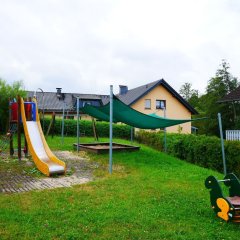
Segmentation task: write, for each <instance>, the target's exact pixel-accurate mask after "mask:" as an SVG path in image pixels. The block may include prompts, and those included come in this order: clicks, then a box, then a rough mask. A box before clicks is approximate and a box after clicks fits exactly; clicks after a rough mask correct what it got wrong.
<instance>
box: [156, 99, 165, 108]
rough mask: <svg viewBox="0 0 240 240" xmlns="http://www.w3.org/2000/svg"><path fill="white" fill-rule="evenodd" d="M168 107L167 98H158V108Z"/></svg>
mask: <svg viewBox="0 0 240 240" xmlns="http://www.w3.org/2000/svg"><path fill="white" fill-rule="evenodd" d="M164 108H166V100H156V109H164Z"/></svg>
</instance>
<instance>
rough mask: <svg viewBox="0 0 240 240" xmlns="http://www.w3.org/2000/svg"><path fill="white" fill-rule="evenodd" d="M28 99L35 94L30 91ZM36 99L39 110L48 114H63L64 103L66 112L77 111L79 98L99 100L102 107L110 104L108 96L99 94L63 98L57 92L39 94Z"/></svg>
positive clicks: (67, 94)
mask: <svg viewBox="0 0 240 240" xmlns="http://www.w3.org/2000/svg"><path fill="white" fill-rule="evenodd" d="M27 93H28V97H33V96H34V94H35V92H33V91H28V92H27ZM36 97H37V100H38V108H39V109H43V108H44V110H45V111H47V112H54V111H55V112H62V110H63V103H65V111H76V101H77V97H79V98H80V99H81V100H97V101H100V102H101V104H102V105H104V104H106V103H107V102H108V98H109V97H108V96H106V95H97V94H82V93H62V98H59V97H58V96H57V93H56V92H44V99H43V93H42V92H37V93H36Z"/></svg>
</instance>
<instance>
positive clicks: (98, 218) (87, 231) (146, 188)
mask: <svg viewBox="0 0 240 240" xmlns="http://www.w3.org/2000/svg"><path fill="white" fill-rule="evenodd" d="M74 140H75V139H74ZM74 140H73V139H72V138H66V139H65V146H64V147H63V148H64V149H72V146H71V144H72V142H73V141H74ZM88 140H89V139H85V140H84V141H88ZM58 142H60V140H59V139H57V140H56V139H55V140H54V141H52V140H51V139H49V143H50V145H51V147H52V148H53V149H59V148H60V147H61V145H58ZM90 157H91V158H92V159H93V160H95V161H100V162H104V163H106V166H107V162H108V155H102V156H99V155H98V156H97V155H90ZM114 164H115V165H114V166H115V168H116V170H115V169H114V174H113V175H112V176H109V175H108V174H105V177H104V178H103V179H101V180H98V181H95V182H92V183H89V184H85V185H79V186H74V187H72V188H65V189H64V188H62V189H56V190H51V191H49V190H46V191H41V192H30V193H24V194H15V195H0V239H204V238H205V239H238V238H239V233H238V229H239V227H238V226H237V225H234V224H227V223H225V222H222V221H221V220H220V219H219V218H216V217H215V216H214V213H213V211H212V210H211V209H210V207H209V204H210V203H209V193H208V191H207V190H206V189H205V187H204V179H205V178H206V177H207V176H208V175H210V174H214V175H217V176H221V175H219V174H217V173H215V172H212V171H210V170H207V169H203V168H200V167H197V166H194V165H191V164H188V163H185V162H183V161H180V160H178V159H176V158H173V157H170V156H167V155H165V154H163V153H160V152H157V151H155V150H152V149H150V148H148V147H144V146H142V149H141V151H139V152H134V153H114ZM119 166H122V168H121V167H119Z"/></svg>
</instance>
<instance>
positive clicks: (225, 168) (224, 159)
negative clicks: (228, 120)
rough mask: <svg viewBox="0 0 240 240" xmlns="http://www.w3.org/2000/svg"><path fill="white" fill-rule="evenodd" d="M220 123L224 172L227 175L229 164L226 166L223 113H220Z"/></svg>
mask: <svg viewBox="0 0 240 240" xmlns="http://www.w3.org/2000/svg"><path fill="white" fill-rule="evenodd" d="M218 125H219V131H220V137H221V146H222V160H223V173H224V175H225V176H226V175H227V166H226V158H225V150H224V139H223V130H222V117H221V113H218Z"/></svg>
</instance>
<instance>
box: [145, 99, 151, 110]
mask: <svg viewBox="0 0 240 240" xmlns="http://www.w3.org/2000/svg"><path fill="white" fill-rule="evenodd" d="M145 109H151V99H145Z"/></svg>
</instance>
